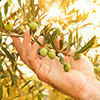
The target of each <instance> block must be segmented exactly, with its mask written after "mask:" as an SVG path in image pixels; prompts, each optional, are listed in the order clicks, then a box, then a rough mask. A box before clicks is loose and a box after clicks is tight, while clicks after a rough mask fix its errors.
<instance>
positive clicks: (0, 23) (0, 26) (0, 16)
mask: <svg viewBox="0 0 100 100" xmlns="http://www.w3.org/2000/svg"><path fill="white" fill-rule="evenodd" d="M1 29H2V13H1V11H0V30H1Z"/></svg>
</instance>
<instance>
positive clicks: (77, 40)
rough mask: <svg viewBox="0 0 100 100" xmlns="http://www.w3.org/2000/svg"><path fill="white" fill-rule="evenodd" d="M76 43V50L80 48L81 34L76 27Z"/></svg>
mask: <svg viewBox="0 0 100 100" xmlns="http://www.w3.org/2000/svg"><path fill="white" fill-rule="evenodd" d="M76 43H77V46H76V50H78V49H79V34H78V29H76Z"/></svg>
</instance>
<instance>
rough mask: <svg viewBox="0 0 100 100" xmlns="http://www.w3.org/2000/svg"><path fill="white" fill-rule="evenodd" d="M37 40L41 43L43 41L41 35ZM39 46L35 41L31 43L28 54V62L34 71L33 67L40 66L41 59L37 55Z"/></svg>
mask: <svg viewBox="0 0 100 100" xmlns="http://www.w3.org/2000/svg"><path fill="white" fill-rule="evenodd" d="M38 41H39V42H40V43H41V44H42V43H43V37H41V36H40V37H39V38H38ZM40 47H41V46H40V45H39V44H37V43H36V42H35V43H34V44H33V45H32V49H31V51H30V54H29V55H28V59H29V62H30V64H31V66H32V67H33V70H34V71H35V68H38V66H40V64H41V61H40V59H39V57H38V49H39V48H40Z"/></svg>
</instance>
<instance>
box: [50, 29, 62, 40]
mask: <svg viewBox="0 0 100 100" xmlns="http://www.w3.org/2000/svg"><path fill="white" fill-rule="evenodd" d="M60 34H61V31H60V29H59V28H57V29H56V30H55V31H54V32H53V33H52V35H51V41H54V40H55V39H56V38H57V36H59V35H60Z"/></svg>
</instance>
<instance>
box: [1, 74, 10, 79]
mask: <svg viewBox="0 0 100 100" xmlns="http://www.w3.org/2000/svg"><path fill="white" fill-rule="evenodd" d="M6 77H9V75H5V74H3V75H1V77H0V79H2V78H6Z"/></svg>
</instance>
